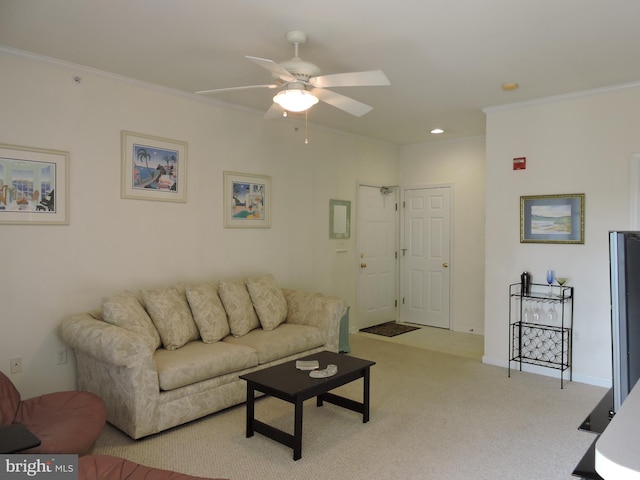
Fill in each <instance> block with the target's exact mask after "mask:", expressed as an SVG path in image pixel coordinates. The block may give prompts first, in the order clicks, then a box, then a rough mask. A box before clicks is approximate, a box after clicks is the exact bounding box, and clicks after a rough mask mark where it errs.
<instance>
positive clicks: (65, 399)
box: [0, 372, 107, 455]
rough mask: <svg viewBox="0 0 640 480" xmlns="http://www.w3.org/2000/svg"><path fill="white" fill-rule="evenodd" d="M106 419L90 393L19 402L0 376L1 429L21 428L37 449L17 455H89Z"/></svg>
mask: <svg viewBox="0 0 640 480" xmlns="http://www.w3.org/2000/svg"><path fill="white" fill-rule="evenodd" d="M106 417H107V409H106V407H105V404H104V402H103V401H102V399H101V398H100V397H98V396H96V395H94V394H93V393H89V392H76V391H69V392H55V393H48V394H45V395H41V396H39V397H33V398H29V399H27V400H22V399H21V398H20V393H19V392H18V390H17V389H16V387H15V385H13V382H11V380H10V379H9V378H8V377H7V376H6V375H5V374H4V373H2V372H0V426H7V425H11V424H14V423H17V424H21V425H23V426H24V427H26V428H27V429H28V430H29V431H31V432H32V433H33V434H34V435H35V436H36V437H38V439H40V445H39V446H37V447H33V448H29V449H27V450H23V451H20V453H30V454H31V453H57V454H62V453H67V454H78V455H86V454H88V453H91V451H92V450H93V446H94V445H95V443H96V441H97V440H98V437H99V436H100V432H102V428H103V427H104V424H105V421H106Z"/></svg>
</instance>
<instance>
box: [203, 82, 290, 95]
mask: <svg viewBox="0 0 640 480" xmlns="http://www.w3.org/2000/svg"><path fill="white" fill-rule="evenodd" d="M278 86H279V85H276V84H275V83H274V84H271V85H247V86H245V87H227V88H214V89H213V90H200V91H198V92H195V93H217V92H230V91H233V90H249V89H250V88H278Z"/></svg>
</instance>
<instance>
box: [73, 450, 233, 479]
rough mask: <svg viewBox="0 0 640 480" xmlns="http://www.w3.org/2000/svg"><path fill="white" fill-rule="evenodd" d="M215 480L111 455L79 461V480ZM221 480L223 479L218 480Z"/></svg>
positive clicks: (93, 456) (91, 456) (83, 458)
mask: <svg viewBox="0 0 640 480" xmlns="http://www.w3.org/2000/svg"><path fill="white" fill-rule="evenodd" d="M123 479H126V480H151V479H153V480H215V479H208V478H204V477H192V476H191V475H186V474H184V473H177V472H173V471H171V470H161V469H159V468H152V467H147V466H145V465H140V464H138V463H135V462H132V461H130V460H125V459H124V458H119V457H112V456H111V455H86V456H84V457H80V459H79V460H78V480H123ZM218 480H221V479H218Z"/></svg>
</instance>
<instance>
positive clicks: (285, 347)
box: [222, 323, 327, 365]
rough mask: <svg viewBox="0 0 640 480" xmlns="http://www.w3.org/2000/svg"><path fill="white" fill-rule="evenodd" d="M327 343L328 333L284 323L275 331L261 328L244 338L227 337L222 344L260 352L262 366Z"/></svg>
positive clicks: (306, 326) (309, 327)
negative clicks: (242, 346)
mask: <svg viewBox="0 0 640 480" xmlns="http://www.w3.org/2000/svg"><path fill="white" fill-rule="evenodd" d="M326 342H327V333H326V332H324V331H323V330H320V329H319V328H316V327H311V326H308V325H293V324H289V323H283V324H281V325H279V326H278V327H277V328H275V329H273V330H263V329H261V328H259V329H257V330H253V331H251V332H249V333H247V334H246V335H244V336H242V337H231V336H229V337H226V338H225V339H223V340H222V343H230V344H233V345H244V346H247V347H251V348H252V349H254V350H255V351H256V352H258V360H259V362H260V364H261V365H262V364H265V363H268V362H271V361H273V360H278V359H280V358H284V357H287V356H289V355H294V354H296V353H300V352H304V351H305V350H310V349H312V348H316V347H320V346H322V345H324V344H325V343H326Z"/></svg>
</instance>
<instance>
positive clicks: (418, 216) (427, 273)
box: [400, 186, 451, 329]
mask: <svg viewBox="0 0 640 480" xmlns="http://www.w3.org/2000/svg"><path fill="white" fill-rule="evenodd" d="M403 205H404V208H403V219H404V222H403V223H404V228H403V238H402V246H403V248H402V256H401V266H400V268H401V272H402V273H401V275H402V277H401V292H402V295H401V296H402V300H401V302H400V319H401V320H402V321H403V322H409V323H417V324H421V325H428V326H432V327H440V328H447V329H448V328H450V319H449V296H450V292H449V288H450V287H449V278H450V274H449V271H450V266H449V255H450V254H449V252H450V224H451V189H450V188H449V187H446V186H445V187H432V188H407V189H405V190H404V203H403Z"/></svg>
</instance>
